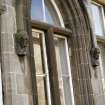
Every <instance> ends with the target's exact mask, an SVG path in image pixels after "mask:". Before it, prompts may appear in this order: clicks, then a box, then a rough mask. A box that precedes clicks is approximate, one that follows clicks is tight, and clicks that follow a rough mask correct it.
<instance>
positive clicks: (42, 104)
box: [36, 76, 48, 105]
mask: <svg viewBox="0 0 105 105" xmlns="http://www.w3.org/2000/svg"><path fill="white" fill-rule="evenodd" d="M36 80H37V91H38V102H39V104H38V105H47V103H48V102H47V96H46V85H45V77H41V76H37V77H36Z"/></svg>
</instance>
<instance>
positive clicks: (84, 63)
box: [23, 0, 93, 105]
mask: <svg viewBox="0 0 105 105" xmlns="http://www.w3.org/2000/svg"><path fill="white" fill-rule="evenodd" d="M24 1H25V2H23V4H24V6H23V7H24V21H25V22H24V23H25V24H26V25H27V26H26V31H27V33H28V35H29V36H30V38H29V39H30V51H32V42H31V40H32V37H31V35H32V34H31V14H30V11H31V1H29V0H24ZM55 2H56V4H57V6H58V7H59V10H60V11H61V14H62V16H63V20H64V24H65V27H66V28H68V29H70V30H72V37H71V39H70V40H69V44H70V45H71V51H72V56H71V64H72V77H73V86H74V93H75V94H74V96H75V103H76V104H79V105H81V104H83V103H84V102H85V103H87V104H89V103H90V104H91V105H92V104H93V100H92V95H91V94H90V91H92V88H91V81H90V78H91V76H90V63H89V59H87V58H90V49H91V43H92V40H91V33H90V31H91V30H90V25H89V24H87V22H86V21H88V19H87V18H86V17H88V16H87V14H84V11H83V9H82V8H83V7H82V6H81V5H80V2H79V1H77V0H67V1H66V2H65V0H57V1H55ZM81 2H82V1H81ZM85 15H86V17H85ZM86 19H87V20H86ZM30 56H31V55H30ZM80 56H81V58H82V59H81V58H80ZM30 60H31V63H32V62H33V58H31V59H30ZM31 65H32V64H31ZM34 69H35V68H34V67H32V70H34ZM34 88H35V87H33V89H34ZM83 90H84V91H83Z"/></svg>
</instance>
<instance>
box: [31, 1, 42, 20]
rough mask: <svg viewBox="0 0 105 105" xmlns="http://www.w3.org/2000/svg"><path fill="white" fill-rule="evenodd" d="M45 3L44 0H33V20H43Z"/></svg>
mask: <svg viewBox="0 0 105 105" xmlns="http://www.w3.org/2000/svg"><path fill="white" fill-rule="evenodd" d="M43 16H44V15H43V3H42V0H32V6H31V18H32V20H38V21H43Z"/></svg>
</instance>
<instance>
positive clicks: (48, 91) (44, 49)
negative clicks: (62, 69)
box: [42, 36, 51, 105]
mask: <svg viewBox="0 0 105 105" xmlns="http://www.w3.org/2000/svg"><path fill="white" fill-rule="evenodd" d="M42 40H43V53H44V56H43V57H44V63H45V73H46V74H47V77H46V85H47V97H48V105H51V92H50V83H49V82H50V81H49V72H48V65H47V55H46V45H45V37H44V36H43V39H42Z"/></svg>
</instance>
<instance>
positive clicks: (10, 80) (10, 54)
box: [1, 0, 33, 105]
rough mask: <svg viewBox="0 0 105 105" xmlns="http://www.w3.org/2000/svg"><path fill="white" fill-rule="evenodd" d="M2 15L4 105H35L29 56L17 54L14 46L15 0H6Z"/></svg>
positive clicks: (15, 29)
mask: <svg viewBox="0 0 105 105" xmlns="http://www.w3.org/2000/svg"><path fill="white" fill-rule="evenodd" d="M4 4H5V7H6V11H5V12H4V13H3V14H2V15H1V56H2V59H1V63H2V79H3V93H4V94H3V95H4V98H3V100H4V105H33V101H32V99H33V98H32V84H31V83H32V82H31V70H30V63H29V57H28V56H27V57H19V56H17V54H16V52H15V48H14V34H15V33H16V31H17V28H16V12H15V0H5V2H4Z"/></svg>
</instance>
